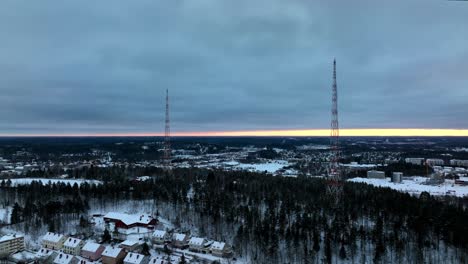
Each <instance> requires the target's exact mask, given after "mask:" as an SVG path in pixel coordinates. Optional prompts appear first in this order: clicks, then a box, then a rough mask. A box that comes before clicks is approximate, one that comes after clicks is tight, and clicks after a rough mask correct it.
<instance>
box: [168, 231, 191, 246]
mask: <svg viewBox="0 0 468 264" xmlns="http://www.w3.org/2000/svg"><path fill="white" fill-rule="evenodd" d="M188 241H189V236H188V235H186V234H181V233H174V234H173V235H172V246H173V247H176V248H185V247H187V246H188Z"/></svg>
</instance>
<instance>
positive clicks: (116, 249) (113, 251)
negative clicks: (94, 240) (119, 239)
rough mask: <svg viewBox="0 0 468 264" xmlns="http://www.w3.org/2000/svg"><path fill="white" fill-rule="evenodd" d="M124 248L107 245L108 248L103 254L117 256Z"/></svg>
mask: <svg viewBox="0 0 468 264" xmlns="http://www.w3.org/2000/svg"><path fill="white" fill-rule="evenodd" d="M122 250H123V249H122V248H119V247H113V246H107V247H106V249H104V252H102V255H103V256H106V257H111V258H115V257H117V256H118V255H119V254H120V252H121V251H122Z"/></svg>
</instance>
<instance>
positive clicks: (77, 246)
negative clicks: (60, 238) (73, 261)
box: [62, 237, 84, 256]
mask: <svg viewBox="0 0 468 264" xmlns="http://www.w3.org/2000/svg"><path fill="white" fill-rule="evenodd" d="M83 246H84V241H83V240H81V239H78V238H73V237H69V238H68V239H67V240H66V241H65V243H63V248H62V250H63V252H64V253H65V254H70V255H75V256H79V255H80V253H81V248H82V247H83Z"/></svg>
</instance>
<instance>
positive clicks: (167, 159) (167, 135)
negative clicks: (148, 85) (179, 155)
mask: <svg viewBox="0 0 468 264" xmlns="http://www.w3.org/2000/svg"><path fill="white" fill-rule="evenodd" d="M164 163H165V165H166V166H169V165H170V163H171V128H170V120H169V89H166V128H165V131H164Z"/></svg>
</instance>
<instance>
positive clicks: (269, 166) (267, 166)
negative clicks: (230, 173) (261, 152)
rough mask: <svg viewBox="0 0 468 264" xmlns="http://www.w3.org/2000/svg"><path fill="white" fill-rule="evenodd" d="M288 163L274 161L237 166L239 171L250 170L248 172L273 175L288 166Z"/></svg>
mask: <svg viewBox="0 0 468 264" xmlns="http://www.w3.org/2000/svg"><path fill="white" fill-rule="evenodd" d="M288 165H289V163H288V162H287V161H285V160H275V161H273V162H267V163H254V164H245V163H241V164H239V165H238V167H239V168H240V169H244V170H250V171H259V172H264V171H267V172H268V173H275V172H276V171H278V170H280V169H282V168H284V167H286V166H288Z"/></svg>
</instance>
